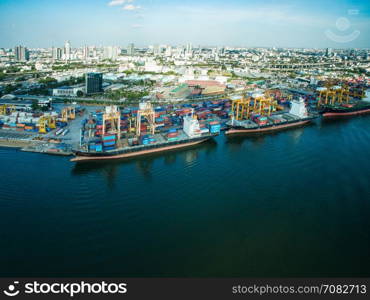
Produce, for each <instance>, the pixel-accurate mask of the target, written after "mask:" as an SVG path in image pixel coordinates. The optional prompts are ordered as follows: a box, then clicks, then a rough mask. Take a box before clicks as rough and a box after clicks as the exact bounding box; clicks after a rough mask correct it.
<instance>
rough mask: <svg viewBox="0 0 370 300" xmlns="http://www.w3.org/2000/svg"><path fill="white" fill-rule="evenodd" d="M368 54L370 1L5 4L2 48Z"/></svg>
mask: <svg viewBox="0 0 370 300" xmlns="http://www.w3.org/2000/svg"><path fill="white" fill-rule="evenodd" d="M66 40H70V41H71V45H72V47H80V46H83V45H96V46H100V45H102V46H109V45H112V46H113V45H117V46H127V45H128V44H129V43H134V44H135V45H137V46H146V45H154V44H168V45H173V46H175V45H184V44H187V43H192V44H193V45H194V46H198V45H201V46H230V47H296V48H327V47H331V48H370V1H368V0H365V1H364V0H362V1H358V0H336V1H333V0H311V1H291V0H280V1H276V0H264V1H262V0H227V1H221V0H212V1H211V0H203V1H201V0H198V1H196V0H182V1H179V0H172V1H168V0H63V1H62V0H32V1H30V0H0V47H5V48H10V47H14V46H15V45H18V44H20V45H25V46H27V47H29V48H37V47H51V46H55V47H58V46H59V47H62V46H63V44H64V42H65V41H66Z"/></svg>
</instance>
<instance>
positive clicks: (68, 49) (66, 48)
mask: <svg viewBox="0 0 370 300" xmlns="http://www.w3.org/2000/svg"><path fill="white" fill-rule="evenodd" d="M64 59H65V60H70V59H71V43H70V42H69V41H66V42H65V44H64Z"/></svg>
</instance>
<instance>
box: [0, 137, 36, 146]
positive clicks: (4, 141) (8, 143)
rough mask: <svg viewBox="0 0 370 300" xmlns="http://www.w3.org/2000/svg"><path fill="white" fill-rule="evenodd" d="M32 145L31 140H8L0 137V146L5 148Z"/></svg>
mask: <svg viewBox="0 0 370 300" xmlns="http://www.w3.org/2000/svg"><path fill="white" fill-rule="evenodd" d="M30 145H32V141H21V140H8V139H1V138H0V147H4V148H5V147H6V148H20V149H21V148H24V147H27V146H30Z"/></svg>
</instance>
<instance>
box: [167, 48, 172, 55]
mask: <svg viewBox="0 0 370 300" xmlns="http://www.w3.org/2000/svg"><path fill="white" fill-rule="evenodd" d="M165 55H166V56H172V46H167V47H166V52H165Z"/></svg>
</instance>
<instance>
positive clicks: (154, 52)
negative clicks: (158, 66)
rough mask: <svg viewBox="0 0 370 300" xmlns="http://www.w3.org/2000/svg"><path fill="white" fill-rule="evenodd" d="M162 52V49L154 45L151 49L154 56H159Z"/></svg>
mask: <svg viewBox="0 0 370 300" xmlns="http://www.w3.org/2000/svg"><path fill="white" fill-rule="evenodd" d="M161 52H162V49H161V47H160V46H159V45H154V47H153V54H154V55H160V54H161Z"/></svg>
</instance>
